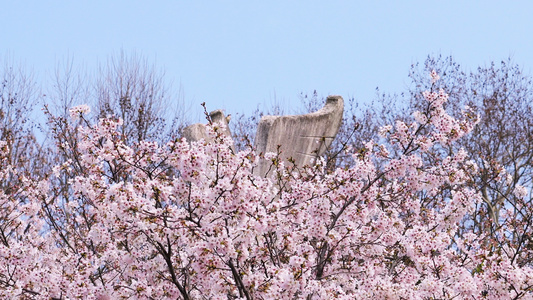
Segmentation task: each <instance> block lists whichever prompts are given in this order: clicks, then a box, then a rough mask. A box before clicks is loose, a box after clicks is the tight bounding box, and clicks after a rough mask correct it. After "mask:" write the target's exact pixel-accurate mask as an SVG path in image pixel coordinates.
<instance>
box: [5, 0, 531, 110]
mask: <svg viewBox="0 0 533 300" xmlns="http://www.w3.org/2000/svg"><path fill="white" fill-rule="evenodd" d="M532 3H533V2H530V1H273V0H271V1H261V2H260V1H122V0H120V1H109V0H108V1H100V0H93V1H83V2H82V1H9V2H8V1H5V2H4V3H3V4H2V9H1V10H0V30H1V31H0V33H1V34H0V37H1V38H0V57H2V56H1V55H2V54H4V57H5V55H8V56H9V57H11V58H12V59H13V60H14V61H16V62H22V63H23V64H24V65H26V67H29V68H30V69H32V70H33V71H34V73H35V74H36V75H37V77H38V78H39V80H40V82H43V85H46V79H47V78H50V77H51V75H52V74H53V72H54V68H55V66H56V65H57V64H58V62H60V61H62V60H65V58H67V57H72V58H73V59H74V63H75V64H76V65H79V66H84V67H86V68H87V69H88V70H89V71H90V70H93V69H95V68H96V67H97V65H98V63H99V62H105V61H106V59H107V58H108V57H110V56H111V55H116V54H117V53H119V52H120V51H121V50H124V51H125V52H126V53H128V52H135V53H137V54H141V55H143V56H144V57H146V58H147V59H148V61H149V62H153V63H155V64H156V65H157V66H159V67H161V68H163V69H164V70H165V71H166V75H165V76H166V79H167V80H169V81H172V82H173V85H174V87H177V86H180V85H181V88H182V90H183V93H184V100H185V101H186V102H187V103H189V105H190V107H191V114H190V115H191V116H193V118H197V119H199V118H201V114H200V112H201V107H200V105H199V103H201V102H203V101H205V102H206V103H207V105H208V109H216V108H223V109H225V110H226V112H227V113H242V112H244V113H249V112H251V111H252V110H253V109H254V108H256V107H258V105H260V106H262V107H264V106H269V105H272V104H273V103H278V104H281V105H282V106H285V107H286V108H289V107H290V106H294V105H297V104H298V94H299V93H300V92H304V93H311V92H312V91H313V90H317V92H318V94H319V95H321V96H326V95H328V94H340V95H342V96H344V97H345V99H346V98H350V97H354V98H355V99H356V100H357V101H358V102H368V101H371V100H372V99H373V98H374V97H375V88H376V87H380V89H381V90H382V91H384V92H401V91H403V90H404V88H405V86H406V85H407V84H408V78H407V74H408V71H409V67H410V65H411V64H412V63H415V62H423V61H424V59H425V58H426V57H427V55H431V54H442V55H452V56H454V58H455V60H456V61H458V62H459V63H461V64H462V65H463V66H465V67H476V66H478V65H483V64H487V63H489V62H490V61H492V60H496V61H499V60H502V59H506V58H507V57H508V56H512V57H513V60H514V62H516V63H518V64H520V65H521V66H522V67H523V69H524V70H525V71H527V72H530V70H531V68H532V66H533V37H532V31H533V4H532ZM2 52H3V53H2Z"/></svg>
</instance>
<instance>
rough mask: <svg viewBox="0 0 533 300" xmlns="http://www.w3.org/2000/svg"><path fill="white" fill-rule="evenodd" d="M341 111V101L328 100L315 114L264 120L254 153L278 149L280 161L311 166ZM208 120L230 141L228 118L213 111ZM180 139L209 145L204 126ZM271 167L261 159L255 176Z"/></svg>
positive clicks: (332, 134)
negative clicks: (222, 126)
mask: <svg viewBox="0 0 533 300" xmlns="http://www.w3.org/2000/svg"><path fill="white" fill-rule="evenodd" d="M343 111H344V100H343V99H342V97H341V96H329V97H328V98H327V100H326V104H325V106H324V107H323V108H322V109H320V110H319V111H317V112H314V113H310V114H306V115H297V116H263V117H262V118H261V120H260V121H259V125H258V127H257V134H256V136H255V148H256V151H257V152H258V153H263V154H264V153H267V152H274V153H276V152H277V151H278V145H280V150H281V159H282V160H283V161H285V162H286V161H288V159H289V158H292V159H294V162H295V163H296V165H297V166H299V167H302V166H305V165H310V164H313V163H314V162H315V161H314V160H315V159H316V158H317V157H319V156H321V155H323V154H324V152H325V151H326V149H327V148H328V147H329V145H331V142H333V139H334V138H335V136H336V135H337V132H338V131H339V128H340V126H341V122H342V114H343ZM209 116H210V117H211V120H212V121H213V123H219V124H224V125H226V127H225V129H224V134H225V135H227V136H229V137H230V138H231V132H230V129H229V126H228V124H229V118H226V117H225V116H224V113H223V112H222V110H215V111H213V112H211V113H210V114H209ZM183 136H184V137H185V138H187V140H189V141H199V140H201V139H205V140H207V141H209V139H208V136H207V133H206V129H205V125H204V124H193V125H191V126H188V127H186V128H185V129H184V130H183ZM234 150H235V149H234ZM271 164H272V162H271V161H268V160H265V159H261V160H260V161H259V166H258V167H257V168H256V169H255V170H254V173H255V174H256V175H260V176H267V175H268V174H267V173H268V170H269V169H270V167H271Z"/></svg>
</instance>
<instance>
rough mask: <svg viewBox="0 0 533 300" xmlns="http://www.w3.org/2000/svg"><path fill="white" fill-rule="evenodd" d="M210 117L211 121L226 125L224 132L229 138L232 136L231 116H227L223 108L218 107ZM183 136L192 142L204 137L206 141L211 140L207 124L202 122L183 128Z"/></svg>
mask: <svg viewBox="0 0 533 300" xmlns="http://www.w3.org/2000/svg"><path fill="white" fill-rule="evenodd" d="M209 117H210V118H211V121H212V122H213V123H218V124H223V125H225V127H224V134H225V135H226V136H228V137H229V138H231V131H230V129H229V121H230V119H231V118H230V117H229V116H228V117H226V116H225V115H224V112H223V111H222V110H220V109H217V110H214V111H212V112H211V113H210V114H209ZM183 136H184V137H185V138H186V139H187V140H188V141H191V142H195V141H199V140H201V139H204V140H206V141H209V140H210V139H209V138H208V136H207V132H206V129H205V125H204V124H200V123H197V124H193V125H190V126H187V127H185V129H183ZM234 150H235V149H234Z"/></svg>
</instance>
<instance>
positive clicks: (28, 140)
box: [0, 58, 41, 176]
mask: <svg viewBox="0 0 533 300" xmlns="http://www.w3.org/2000/svg"><path fill="white" fill-rule="evenodd" d="M0 72H1V73H0V80H1V82H0V140H2V141H5V142H7V147H8V149H9V155H8V159H9V163H10V164H11V165H13V166H16V167H17V168H18V170H19V171H23V172H24V173H25V174H26V175H28V176H29V175H32V174H33V173H36V170H35V168H36V167H40V165H41V163H40V162H39V161H38V159H37V156H38V154H39V148H40V147H39V144H38V143H37V140H36V138H35V135H34V133H33V129H34V126H35V125H36V124H35V123H33V122H32V121H31V120H32V112H33V107H34V106H35V104H36V103H37V88H36V85H35V81H34V79H33V75H32V74H31V73H30V72H27V71H26V70H25V68H24V67H22V66H20V65H19V66H16V65H15V63H13V61H12V60H10V59H9V58H6V59H5V61H4V65H3V69H2V70H0Z"/></svg>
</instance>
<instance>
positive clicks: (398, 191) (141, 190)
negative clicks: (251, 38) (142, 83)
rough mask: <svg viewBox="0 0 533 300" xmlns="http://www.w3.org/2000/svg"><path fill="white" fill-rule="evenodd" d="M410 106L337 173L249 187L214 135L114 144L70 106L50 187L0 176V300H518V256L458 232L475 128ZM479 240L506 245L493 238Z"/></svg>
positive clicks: (252, 163) (118, 134)
mask: <svg viewBox="0 0 533 300" xmlns="http://www.w3.org/2000/svg"><path fill="white" fill-rule="evenodd" d="M437 80H438V75H437V74H435V73H433V74H432V81H433V85H432V87H436V82H437ZM423 97H424V99H425V101H426V105H425V106H423V108H422V109H420V110H418V111H416V112H415V113H414V114H413V115H414V120H415V121H413V122H411V123H406V122H403V121H401V120H398V121H396V122H395V123H394V124H390V125H389V126H384V127H382V128H381V130H380V134H381V135H382V136H383V138H384V139H386V140H387V141H388V143H386V144H380V143H377V142H375V141H372V140H370V141H367V142H365V143H364V148H362V149H358V150H357V151H353V152H352V158H353V161H354V163H353V165H352V166H351V167H345V168H336V169H329V168H327V167H326V161H325V160H321V161H319V162H318V163H317V164H316V165H314V166H305V167H302V168H298V167H296V166H293V165H290V164H288V165H285V164H284V163H283V162H282V161H281V160H279V157H278V155H277V154H276V153H270V154H267V155H265V159H268V160H270V161H271V162H272V167H273V169H274V170H275V172H273V174H272V177H269V178H261V177H257V176H254V175H253V168H254V167H256V166H257V163H258V159H259V157H258V156H257V155H256V153H254V151H253V149H250V148H248V149H245V150H242V151H239V152H237V153H235V152H233V151H232V148H231V146H230V145H231V142H230V141H229V140H228V138H227V137H226V136H225V135H224V134H223V133H222V128H220V127H219V126H220V125H209V126H208V131H209V134H210V135H211V137H212V140H213V142H210V143H207V142H205V141H199V142H192V143H189V142H188V141H186V140H184V139H173V140H170V141H168V142H167V143H166V144H158V143H156V142H153V141H144V140H141V141H138V142H135V143H129V144H127V143H126V142H125V141H124V139H123V138H122V131H121V129H120V127H121V126H123V121H122V120H121V119H120V118H115V117H111V118H103V119H100V121H99V122H98V123H97V124H91V123H90V122H89V121H88V120H89V119H88V118H87V117H86V115H87V114H88V113H89V107H87V106H78V107H74V108H72V109H71V110H70V113H71V116H72V117H73V118H76V119H77V120H78V122H77V123H72V124H76V125H75V126H76V128H72V130H71V131H69V132H76V133H77V134H76V139H75V140H74V141H73V140H72V139H61V141H62V142H61V147H62V149H63V150H62V151H66V152H68V153H70V155H69V156H68V157H69V158H70V159H69V160H67V161H65V162H64V163H61V164H59V165H57V166H55V167H54V168H53V173H52V174H50V176H49V178H47V179H46V180H41V181H38V180H31V179H29V178H25V177H24V174H18V173H17V170H16V169H14V168H11V167H9V165H8V164H6V165H7V167H5V168H2V169H1V170H0V180H2V181H5V180H6V178H8V177H12V176H20V177H21V180H20V182H21V185H20V186H16V187H13V188H14V190H15V191H14V192H13V193H9V194H7V193H5V192H0V220H2V222H1V223H0V261H1V262H0V295H1V296H2V297H4V298H17V297H18V298H22V299H50V298H52V299H79V298H81V299H121V298H124V299H127V298H132V299H166V298H170V299H531V298H532V297H533V294H532V289H533V269H532V268H531V265H530V264H522V263H519V262H520V261H521V259H522V258H524V257H526V256H528V255H531V251H530V250H529V249H528V250H527V251H523V250H522V251H519V249H516V248H514V247H513V245H514V244H513V243H501V244H499V245H501V247H494V245H496V244H495V243H492V242H491V241H490V240H487V239H486V238H485V236H484V235H483V233H480V232H478V231H476V226H474V225H473V224H472V223H473V217H472V216H473V213H474V211H475V206H476V205H477V204H478V203H480V202H481V201H483V200H482V195H481V194H480V193H478V192H477V191H476V190H475V189H474V188H472V185H471V184H470V180H471V176H470V175H471V174H473V173H475V172H478V170H479V167H478V166H477V164H476V163H475V162H474V161H471V160H468V159H467V156H468V154H467V152H466V151H465V150H463V149H458V150H453V149H454V148H453V147H450V146H451V145H454V144H455V143H457V141H458V140H460V139H461V138H463V136H465V135H466V134H468V133H469V132H470V131H472V130H473V128H474V126H475V124H476V123H477V122H479V118H478V116H477V114H476V113H475V112H474V111H471V110H470V109H465V110H464V111H463V114H462V115H461V116H460V117H459V118H454V117H452V116H451V115H449V114H448V113H446V110H445V109H444V105H445V103H446V102H447V100H448V96H447V94H446V93H445V92H444V90H439V89H436V88H431V89H430V90H429V91H427V92H425V93H424V94H423ZM50 122H51V124H52V125H53V124H54V123H53V117H51V121H50ZM62 132H65V131H56V138H57V139H60V138H61V137H60V135H61V134H62ZM0 146H1V147H0V149H1V152H0V154H1V156H0V158H1V159H2V160H3V161H2V163H4V162H5V161H6V153H8V152H9V149H8V144H6V143H4V142H2V144H0ZM450 149H452V150H453V151H450ZM435 153H439V154H440V155H435ZM444 154H445V155H444ZM378 166H379V167H378ZM57 178H66V180H67V182H68V192H64V189H65V187H64V186H62V182H64V181H63V180H56V179H57ZM516 196H517V197H522V196H524V193H523V191H521V190H519V189H518V190H517V192H516ZM525 230H528V232H530V230H529V229H527V228H526V229H525ZM493 236H495V237H497V238H498V239H500V240H501V241H505V240H512V239H513V236H512V232H509V231H507V230H506V227H505V226H503V225H502V226H501V227H499V228H498V232H496V233H495V234H494V235H493Z"/></svg>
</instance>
